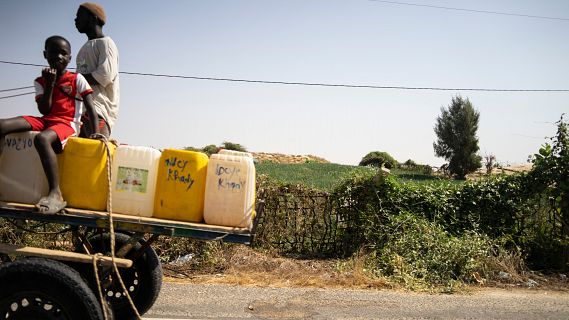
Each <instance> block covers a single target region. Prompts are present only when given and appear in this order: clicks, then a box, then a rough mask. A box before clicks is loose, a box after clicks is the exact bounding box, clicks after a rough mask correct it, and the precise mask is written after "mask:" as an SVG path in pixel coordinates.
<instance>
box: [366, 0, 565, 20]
mask: <svg viewBox="0 0 569 320" xmlns="http://www.w3.org/2000/svg"><path fill="white" fill-rule="evenodd" d="M369 1H371V2H382V3H389V4H395V5H404V6H414V7H425V8H433V9H444V10H454V11H465V12H473V13H489V14H496V15H504V16H514V17H523V18H534V19H547V20H561V21H569V18H559V17H548V16H536V15H530V14H521V13H511V12H500V11H489V10H476V9H466V8H454V7H444V6H435V5H429V4H419V3H410V2H399V1H387V0H369Z"/></svg>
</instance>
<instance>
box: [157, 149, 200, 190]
mask: <svg viewBox="0 0 569 320" xmlns="http://www.w3.org/2000/svg"><path fill="white" fill-rule="evenodd" d="M188 162H189V161H188V160H181V159H178V157H170V158H168V159H166V160H164V165H166V167H168V171H167V172H165V173H166V181H169V182H172V183H176V184H182V185H184V186H185V188H186V191H188V190H190V188H191V187H192V186H193V185H194V182H195V180H194V179H193V178H192V175H191V174H190V173H189V172H188V173H186V172H184V171H185V170H186V167H187V165H188Z"/></svg>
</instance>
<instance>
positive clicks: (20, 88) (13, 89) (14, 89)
mask: <svg viewBox="0 0 569 320" xmlns="http://www.w3.org/2000/svg"><path fill="white" fill-rule="evenodd" d="M33 87H34V86H27V87H19V88H12V89H3V90H0V92H7V91H17V90H22V89H29V88H33Z"/></svg>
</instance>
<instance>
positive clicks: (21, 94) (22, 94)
mask: <svg viewBox="0 0 569 320" xmlns="http://www.w3.org/2000/svg"><path fill="white" fill-rule="evenodd" d="M33 93H34V92H26V93H20V94H14V95H11V96H5V97H0V100H2V99H8V98H14V97H19V96H25V95H28V94H33Z"/></svg>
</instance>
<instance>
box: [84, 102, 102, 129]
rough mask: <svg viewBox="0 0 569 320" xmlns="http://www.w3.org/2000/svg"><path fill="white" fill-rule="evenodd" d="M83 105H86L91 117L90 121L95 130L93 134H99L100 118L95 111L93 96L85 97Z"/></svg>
mask: <svg viewBox="0 0 569 320" xmlns="http://www.w3.org/2000/svg"><path fill="white" fill-rule="evenodd" d="M83 103H84V104H85V109H87V115H88V116H89V121H90V122H91V128H93V134H96V133H99V116H98V115H97V112H96V111H95V106H94V105H93V97H92V95H91V94H88V95H85V96H83Z"/></svg>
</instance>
